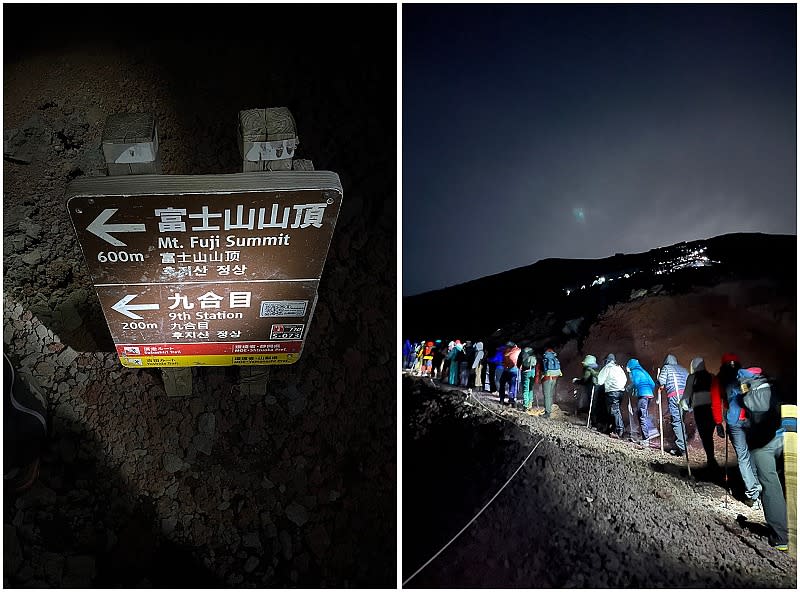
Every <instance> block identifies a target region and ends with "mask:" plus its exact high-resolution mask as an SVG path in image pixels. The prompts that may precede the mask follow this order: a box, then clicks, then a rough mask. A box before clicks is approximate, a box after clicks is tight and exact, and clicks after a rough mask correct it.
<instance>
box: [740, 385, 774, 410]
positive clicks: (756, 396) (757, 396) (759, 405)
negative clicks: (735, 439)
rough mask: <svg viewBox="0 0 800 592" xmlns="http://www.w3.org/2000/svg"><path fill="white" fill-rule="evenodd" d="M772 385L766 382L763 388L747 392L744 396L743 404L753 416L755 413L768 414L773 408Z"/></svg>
mask: <svg viewBox="0 0 800 592" xmlns="http://www.w3.org/2000/svg"><path fill="white" fill-rule="evenodd" d="M771 402H772V383H771V382H765V383H763V384H762V385H761V386H758V387H756V388H754V389H751V390H749V391H747V392H746V393H745V394H744V395H743V396H742V403H743V404H744V406H745V407H746V408H747V410H748V411H750V413H751V415H752V414H754V413H759V414H760V413H766V412H767V411H769V410H770V409H771V408H772V405H771Z"/></svg>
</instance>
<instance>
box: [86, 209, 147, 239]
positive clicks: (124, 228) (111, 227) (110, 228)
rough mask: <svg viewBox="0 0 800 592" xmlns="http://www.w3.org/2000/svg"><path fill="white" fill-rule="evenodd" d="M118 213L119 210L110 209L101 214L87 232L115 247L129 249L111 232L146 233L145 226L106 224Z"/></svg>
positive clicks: (87, 228)
mask: <svg viewBox="0 0 800 592" xmlns="http://www.w3.org/2000/svg"><path fill="white" fill-rule="evenodd" d="M116 213H117V208H108V209H105V210H103V211H102V212H100V215H99V216H97V218H95V219H94V220H92V223H91V224H89V226H87V227H86V230H88V231H89V232H91V233H92V234H94V235H96V236H99V237H100V238H102V239H103V240H104V241H106V242H108V243H111V244H112V245H114V246H115V247H127V246H128V245H126V244H125V243H123V242H122V241H121V240H117V239H116V238H114V237H113V236H111V235H110V234H108V233H109V232H145V227H144V224H106V222H107V221H108V219H109V218H110V217H111V216H113V215H114V214H116Z"/></svg>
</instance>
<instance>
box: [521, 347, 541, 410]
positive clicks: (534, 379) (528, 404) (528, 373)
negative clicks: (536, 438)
mask: <svg viewBox="0 0 800 592" xmlns="http://www.w3.org/2000/svg"><path fill="white" fill-rule="evenodd" d="M519 362H520V371H521V372H522V379H521V381H522V406H523V407H524V409H525V411H526V412H528V413H531V414H532V413H533V398H534V396H535V393H534V391H533V389H534V387H535V386H536V385H537V384H539V376H538V375H537V374H536V354H534V353H533V348H532V347H524V348H522V354H521V355H520V357H519ZM537 406H538V403H537Z"/></svg>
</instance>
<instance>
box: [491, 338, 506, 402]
mask: <svg viewBox="0 0 800 592" xmlns="http://www.w3.org/2000/svg"><path fill="white" fill-rule="evenodd" d="M505 350H506V346H505V345H498V346H497V347H496V348H495V352H494V356H492V357H491V358H490V359H489V380H490V381H491V383H492V390H491V393H492V394H493V395H494V394H497V392H498V391H499V390H500V377H501V376H503V352H504V351H505Z"/></svg>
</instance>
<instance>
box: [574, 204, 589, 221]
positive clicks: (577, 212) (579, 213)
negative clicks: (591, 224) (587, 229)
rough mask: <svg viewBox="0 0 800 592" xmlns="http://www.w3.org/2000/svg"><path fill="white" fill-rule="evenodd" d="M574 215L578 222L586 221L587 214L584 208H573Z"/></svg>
mask: <svg viewBox="0 0 800 592" xmlns="http://www.w3.org/2000/svg"><path fill="white" fill-rule="evenodd" d="M572 215H573V216H575V221H576V222H586V214H584V213H583V208H578V207H576V208H572Z"/></svg>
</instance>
